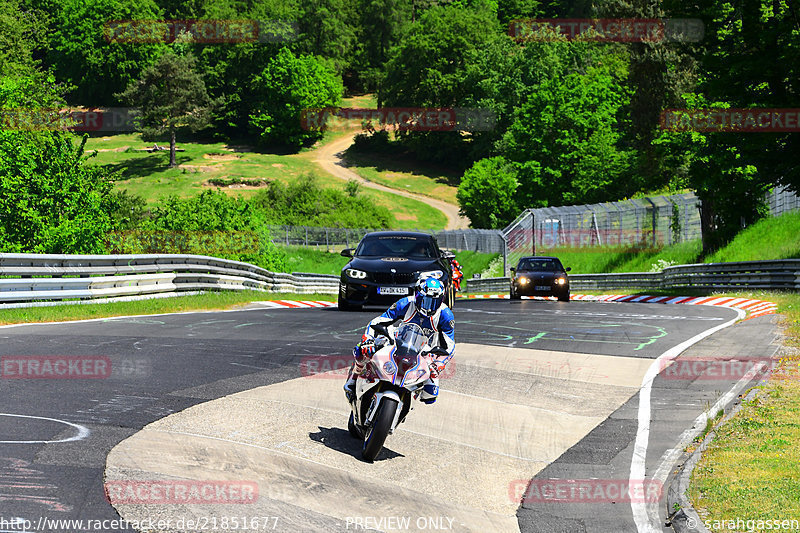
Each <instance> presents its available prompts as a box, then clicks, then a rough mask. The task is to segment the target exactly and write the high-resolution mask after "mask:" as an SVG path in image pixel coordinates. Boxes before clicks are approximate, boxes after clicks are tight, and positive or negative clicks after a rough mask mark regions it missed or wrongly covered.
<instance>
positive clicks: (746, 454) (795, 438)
mask: <svg viewBox="0 0 800 533" xmlns="http://www.w3.org/2000/svg"><path fill="white" fill-rule="evenodd" d="M753 294H756V295H758V296H754V297H758V298H759V299H764V300H770V301H773V302H775V303H777V304H778V312H779V313H782V314H784V315H785V317H786V318H785V319H784V323H783V326H784V327H785V334H786V336H787V338H786V345H787V348H788V350H787V351H791V352H793V353H794V355H785V356H784V357H782V358H781V360H780V362H779V366H778V368H777V369H776V370H775V371H774V372H773V373H772V375H771V376H770V377H769V379H768V380H767V381H766V383H765V384H763V385H761V386H760V387H759V388H760V389H761V390H760V391H759V394H758V395H757V396H756V397H755V398H754V399H753V400H752V401H750V402H746V403H745V404H744V405H743V406H742V409H741V410H740V411H739V412H738V413H737V415H736V416H735V417H733V418H732V419H731V420H729V421H728V422H727V423H726V424H724V425H722V426H721V427H719V428H717V429H716V437H715V438H714V440H713V441H712V442H711V443H710V445H709V447H708V448H707V450H706V451H705V453H704V454H703V456H702V458H701V459H700V461H699V462H698V464H697V466H696V467H695V469H694V471H693V473H692V480H691V484H690V487H689V497H690V499H691V501H692V503H693V505H694V506H695V508H696V509H697V511H698V513H699V514H700V517H701V518H702V519H703V520H704V521H708V523H709V524H710V525H711V526H712V528H713V531H740V530H741V528H737V526H736V520H737V519H741V520H742V521H744V522H745V523H746V524H747V523H748V521H750V520H752V521H753V522H752V523H749V524H747V526H746V527H747V530H748V531H766V530H771V529H778V528H775V527H774V522H767V521H774V520H780V521H783V520H792V519H794V520H798V519H800V447H798V446H797V442H799V441H800V353H798V348H800V295H798V294H796V293H795V294H792V293H762V292H759V293H753ZM729 520H732V521H733V523H731V522H727V521H729ZM759 521H761V523H760V524H759ZM739 525H741V524H739ZM715 526H719V527H715ZM751 526H752V527H751Z"/></svg>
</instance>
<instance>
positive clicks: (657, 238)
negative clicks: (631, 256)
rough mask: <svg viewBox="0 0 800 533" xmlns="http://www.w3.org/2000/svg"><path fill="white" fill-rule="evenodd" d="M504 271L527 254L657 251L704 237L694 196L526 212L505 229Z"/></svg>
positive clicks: (658, 197) (698, 206) (642, 199)
mask: <svg viewBox="0 0 800 533" xmlns="http://www.w3.org/2000/svg"><path fill="white" fill-rule="evenodd" d="M503 234H504V236H505V240H506V242H507V245H508V246H507V249H506V254H505V256H504V260H505V261H504V262H505V271H506V273H508V269H509V268H510V267H512V266H514V265H515V264H516V263H517V261H519V258H520V257H523V256H525V255H536V254H539V255H547V253H548V251H549V250H550V251H552V250H554V249H560V248H586V247H604V248H605V247H612V248H615V247H626V248H628V247H639V248H656V247H661V246H666V245H670V244H675V243H678V242H684V241H689V240H694V239H699V238H700V237H701V224H700V201H699V200H698V198H697V197H696V196H695V195H694V194H692V193H685V194H676V195H671V196H652V197H646V198H637V199H633V200H625V201H621V202H607V203H601V204H587V205H571V206H561V207H542V208H538V209H527V210H526V211H524V212H523V213H522V214H520V216H519V217H517V219H516V220H514V222H512V223H511V224H510V225H509V226H508V227H506V228H505V229H504V230H503Z"/></svg>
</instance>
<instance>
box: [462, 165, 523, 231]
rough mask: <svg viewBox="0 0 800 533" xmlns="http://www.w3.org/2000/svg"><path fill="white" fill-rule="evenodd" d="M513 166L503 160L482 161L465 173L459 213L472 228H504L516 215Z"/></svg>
mask: <svg viewBox="0 0 800 533" xmlns="http://www.w3.org/2000/svg"><path fill="white" fill-rule="evenodd" d="M518 186H519V182H518V181H517V176H516V169H515V168H514V165H513V164H512V163H510V162H509V161H507V160H505V159H504V158H503V157H492V158H488V159H481V160H480V161H478V162H477V163H475V164H474V165H473V166H472V168H470V169H469V170H467V171H466V172H465V173H464V177H463V178H461V184H460V185H459V186H458V193H457V194H456V197H457V198H458V204H459V205H460V206H461V214H462V215H463V216H466V217H469V219H470V222H471V226H472V227H474V228H503V227H505V226H507V225H508V224H509V223H510V222H511V221H513V220H514V218H515V217H516V216H517V215H518V214H519V211H520V208H519V205H518V204H517V199H516V198H517V195H516V191H517V187H518Z"/></svg>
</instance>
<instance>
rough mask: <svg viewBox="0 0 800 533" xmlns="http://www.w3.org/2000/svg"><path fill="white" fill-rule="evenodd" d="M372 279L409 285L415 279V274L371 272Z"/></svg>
mask: <svg viewBox="0 0 800 533" xmlns="http://www.w3.org/2000/svg"><path fill="white" fill-rule="evenodd" d="M372 279H373V280H374V281H375V283H387V284H391V285H410V284H411V283H414V282H415V281H417V275H416V274H414V273H413V272H397V273H394V274H393V273H391V272H373V273H372Z"/></svg>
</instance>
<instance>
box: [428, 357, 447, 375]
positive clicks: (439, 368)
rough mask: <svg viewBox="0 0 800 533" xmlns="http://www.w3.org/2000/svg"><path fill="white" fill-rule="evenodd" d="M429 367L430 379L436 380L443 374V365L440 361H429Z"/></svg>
mask: <svg viewBox="0 0 800 533" xmlns="http://www.w3.org/2000/svg"><path fill="white" fill-rule="evenodd" d="M429 367H430V370H431V377H432V378H438V377H439V374H441V373H442V372H444V363H442V362H441V361H437V360H436V359H434V360H433V361H431V363H430V365H429Z"/></svg>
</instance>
